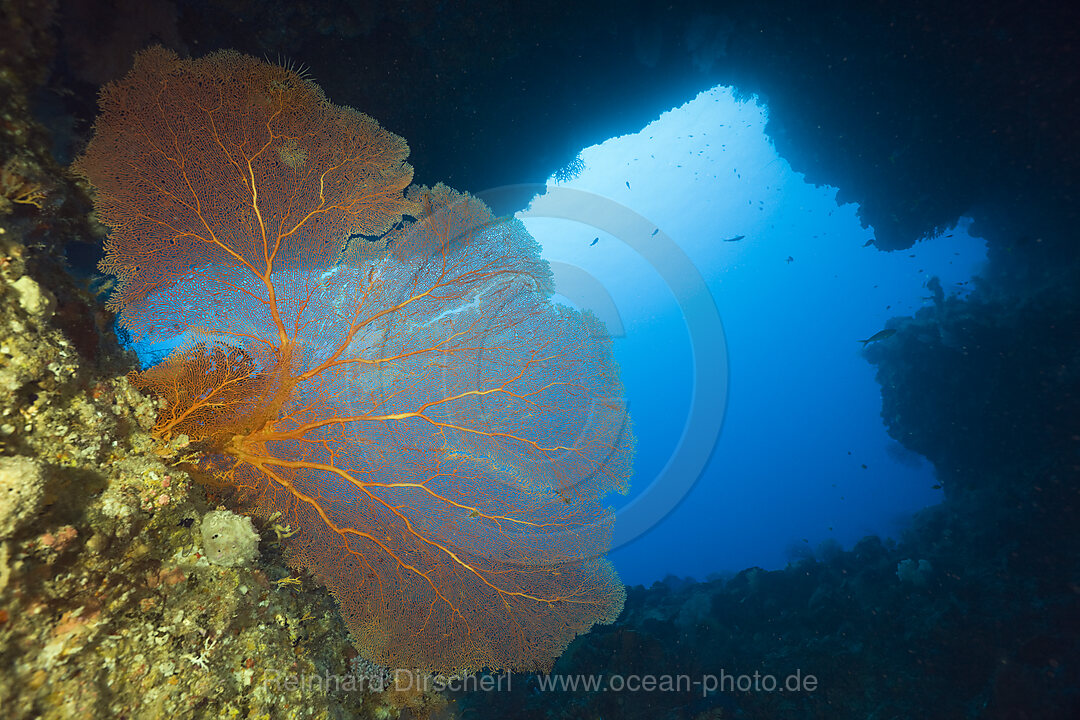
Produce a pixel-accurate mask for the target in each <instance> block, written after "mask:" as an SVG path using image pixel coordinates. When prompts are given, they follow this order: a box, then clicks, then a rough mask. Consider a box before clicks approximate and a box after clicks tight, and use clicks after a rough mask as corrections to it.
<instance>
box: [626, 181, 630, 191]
mask: <svg viewBox="0 0 1080 720" xmlns="http://www.w3.org/2000/svg"><path fill="white" fill-rule="evenodd" d="M626 189H627V190H629V189H630V181H629V180H627V181H626Z"/></svg>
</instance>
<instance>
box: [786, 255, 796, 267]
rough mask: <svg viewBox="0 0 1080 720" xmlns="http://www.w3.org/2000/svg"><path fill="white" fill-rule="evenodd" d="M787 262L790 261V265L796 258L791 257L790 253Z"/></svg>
mask: <svg viewBox="0 0 1080 720" xmlns="http://www.w3.org/2000/svg"><path fill="white" fill-rule="evenodd" d="M787 262H788V264H789V265H790V264H791V263H793V262H795V258H793V257H791V256H790V255H788V256H787Z"/></svg>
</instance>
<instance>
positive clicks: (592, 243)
mask: <svg viewBox="0 0 1080 720" xmlns="http://www.w3.org/2000/svg"><path fill="white" fill-rule="evenodd" d="M598 242H600V238H593V241H592V242H591V243H589V247H592V246H593V245H595V244H596V243H598Z"/></svg>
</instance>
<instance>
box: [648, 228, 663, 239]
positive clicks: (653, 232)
mask: <svg viewBox="0 0 1080 720" xmlns="http://www.w3.org/2000/svg"><path fill="white" fill-rule="evenodd" d="M658 232H660V228H656V229H655V230H653V231H652V234H653V235H655V234H656V233H658ZM649 237H652V235H650V236H649Z"/></svg>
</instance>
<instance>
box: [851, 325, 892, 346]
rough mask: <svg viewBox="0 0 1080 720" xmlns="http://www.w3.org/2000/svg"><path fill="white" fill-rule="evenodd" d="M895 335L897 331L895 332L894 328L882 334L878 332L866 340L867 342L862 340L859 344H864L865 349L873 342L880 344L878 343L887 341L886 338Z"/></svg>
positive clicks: (883, 331)
mask: <svg viewBox="0 0 1080 720" xmlns="http://www.w3.org/2000/svg"><path fill="white" fill-rule="evenodd" d="M895 334H896V330H894V329H892V328H888V329H887V330H882V331H880V332H876V333H874V334H873V335H871V336H870V337H868V338H866V339H865V340H860V341H859V342H861V343H862V345H863V347H866V346H867V345H868V344H870V343H872V342H878V341H881V340H885V339H886V338H891V337H892V336H893V335H895Z"/></svg>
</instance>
